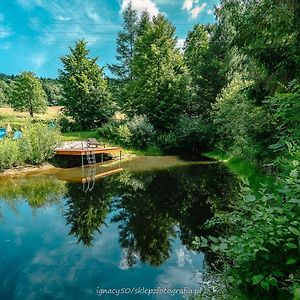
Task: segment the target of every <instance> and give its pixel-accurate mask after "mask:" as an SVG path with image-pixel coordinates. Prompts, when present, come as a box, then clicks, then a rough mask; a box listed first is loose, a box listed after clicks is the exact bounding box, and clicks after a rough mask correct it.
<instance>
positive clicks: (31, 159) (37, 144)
mask: <svg viewBox="0 0 300 300" xmlns="http://www.w3.org/2000/svg"><path fill="white" fill-rule="evenodd" d="M22 132H23V134H22V138H20V139H19V140H13V139H11V138H9V137H6V138H4V139H3V140H1V141H0V170H5V169H9V168H12V167H16V166H20V165H23V164H34V165H36V164H41V163H43V162H45V161H47V160H49V159H50V158H52V157H53V155H54V147H55V145H56V144H57V143H58V141H59V131H58V130H57V129H50V128H49V127H48V126H47V125H45V124H34V125H28V126H26V127H24V128H23V129H22Z"/></svg>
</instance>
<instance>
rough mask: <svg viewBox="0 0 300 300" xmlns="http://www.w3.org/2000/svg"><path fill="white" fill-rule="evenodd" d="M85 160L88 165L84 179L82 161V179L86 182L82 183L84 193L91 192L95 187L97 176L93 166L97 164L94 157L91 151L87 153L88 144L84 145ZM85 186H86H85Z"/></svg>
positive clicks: (95, 168)
mask: <svg viewBox="0 0 300 300" xmlns="http://www.w3.org/2000/svg"><path fill="white" fill-rule="evenodd" d="M81 145H82V149H83V148H84V147H83V142H81ZM86 151H87V152H86V160H87V163H88V170H87V175H86V177H85V176H84V163H83V159H82V170H83V177H85V178H86V180H85V181H84V182H83V185H82V189H83V191H84V192H85V193H87V192H91V191H92V190H93V188H94V186H95V176H96V174H97V167H96V166H95V164H96V163H97V160H96V155H95V153H93V152H92V151H89V147H88V144H87V145H86ZM86 184H87V186H86Z"/></svg>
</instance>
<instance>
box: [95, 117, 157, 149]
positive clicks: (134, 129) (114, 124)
mask: <svg viewBox="0 0 300 300" xmlns="http://www.w3.org/2000/svg"><path fill="white" fill-rule="evenodd" d="M98 132H99V135H100V136H101V137H102V138H103V139H106V140H109V141H112V142H114V143H117V144H119V145H122V146H125V147H129V146H130V147H135V148H138V149H145V148H147V147H148V146H150V145H152V144H153V143H154V137H155V130H154V128H153V126H152V124H151V123H150V122H149V121H148V119H147V118H146V117H145V116H134V117H133V118H132V119H130V120H125V121H123V120H121V121H118V120H113V121H111V122H109V123H107V124H105V125H104V126H102V127H101V128H100V129H99V130H98Z"/></svg>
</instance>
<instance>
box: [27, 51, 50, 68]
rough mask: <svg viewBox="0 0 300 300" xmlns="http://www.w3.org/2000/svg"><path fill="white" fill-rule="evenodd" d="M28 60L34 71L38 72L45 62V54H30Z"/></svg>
mask: <svg viewBox="0 0 300 300" xmlns="http://www.w3.org/2000/svg"><path fill="white" fill-rule="evenodd" d="M29 60H30V62H31V63H32V64H33V65H34V67H35V71H38V70H39V69H40V68H41V67H42V66H43V65H44V64H45V62H46V61H47V56H46V54H45V53H37V54H32V55H31V56H30V59H29Z"/></svg>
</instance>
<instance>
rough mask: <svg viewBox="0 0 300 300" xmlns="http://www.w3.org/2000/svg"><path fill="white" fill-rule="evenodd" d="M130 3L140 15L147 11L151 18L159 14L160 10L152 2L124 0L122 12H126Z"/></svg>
mask: <svg viewBox="0 0 300 300" xmlns="http://www.w3.org/2000/svg"><path fill="white" fill-rule="evenodd" d="M130 2H131V3H132V6H133V8H134V9H135V10H136V11H137V12H138V13H142V12H143V11H145V10H147V11H148V13H149V14H150V16H151V17H153V16H157V15H158V14H159V10H158V8H157V6H156V4H155V3H154V2H153V1H152V0H123V1H122V6H121V11H124V10H125V9H126V7H127V6H128V4H129V3H130Z"/></svg>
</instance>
